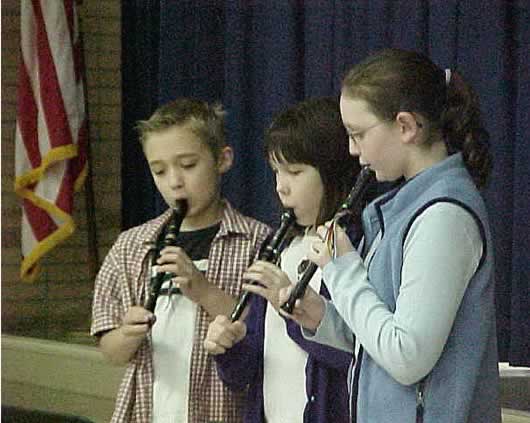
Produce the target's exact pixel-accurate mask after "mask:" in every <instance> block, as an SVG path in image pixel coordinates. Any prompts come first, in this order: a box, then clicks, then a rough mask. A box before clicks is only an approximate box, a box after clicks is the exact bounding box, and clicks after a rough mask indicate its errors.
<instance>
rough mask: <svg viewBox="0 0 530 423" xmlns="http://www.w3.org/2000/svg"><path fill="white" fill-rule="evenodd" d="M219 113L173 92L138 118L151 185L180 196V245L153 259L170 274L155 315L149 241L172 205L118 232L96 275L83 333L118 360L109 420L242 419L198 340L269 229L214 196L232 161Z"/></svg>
mask: <svg viewBox="0 0 530 423" xmlns="http://www.w3.org/2000/svg"><path fill="white" fill-rule="evenodd" d="M223 115H224V113H223V111H222V108H221V107H220V106H211V105H208V104H206V103H204V102H201V101H197V100H193V99H185V98H182V99H177V100H175V101H173V102H171V103H169V104H167V105H164V106H162V107H160V108H159V109H158V110H157V111H156V112H155V113H154V114H153V115H152V116H151V118H149V119H148V120H147V121H140V122H139V123H138V126H137V128H138V131H139V134H140V141H141V143H142V147H143V151H144V154H145V157H146V159H147V162H148V164H149V168H150V170H151V174H152V176H153V179H154V181H155V185H156V187H157V189H158V190H159V191H160V193H161V195H162V197H163V198H164V200H165V201H166V203H167V204H168V205H170V206H173V205H174V204H175V202H176V200H183V199H185V200H186V201H187V204H188V211H187V213H186V215H185V218H184V220H183V222H182V225H181V227H180V232H179V235H178V237H177V243H178V245H179V247H174V246H169V247H165V248H163V249H162V250H161V251H160V252H159V255H160V256H159V258H158V259H157V260H156V265H157V268H156V271H158V272H167V273H172V274H174V277H173V278H172V279H171V280H170V281H167V282H165V284H164V285H163V286H162V290H161V296H160V297H159V298H158V301H157V303H156V308H155V310H154V314H153V313H151V312H149V311H148V310H146V309H145V308H144V306H145V304H146V302H147V298H146V297H147V292H148V286H149V280H150V278H149V275H150V271H151V254H150V250H152V248H151V246H152V245H153V243H155V242H156V241H157V240H158V239H160V237H162V236H163V230H164V228H165V227H166V226H167V222H168V220H169V219H170V216H171V213H172V211H171V210H168V211H166V212H165V213H163V214H162V215H160V216H159V217H157V218H155V219H153V220H151V221H149V222H146V223H144V224H142V225H140V226H137V227H135V228H132V229H129V230H127V231H125V232H124V233H122V234H121V235H120V236H119V238H118V240H117V241H116V243H115V244H114V246H113V247H112V249H111V250H110V252H109V254H108V255H107V257H106V258H105V261H104V263H103V265H102V267H101V269H100V271H99V274H98V276H97V278H96V283H95V293H94V302H93V310H92V317H93V322H92V327H91V334H92V335H94V336H96V337H97V339H98V341H99V348H100V350H101V351H102V353H103V354H104V355H105V356H106V357H107V358H108V359H109V360H110V361H111V362H114V363H117V364H125V363H127V370H126V372H125V375H124V379H123V381H122V384H121V386H120V389H119V392H118V398H117V402H116V408H115V411H114V415H113V418H112V422H146V423H147V422H153V423H157V422H188V423H205V422H210V421H215V422H221V421H222V422H223V423H239V422H241V415H240V410H241V409H242V408H243V404H242V396H241V395H240V394H235V393H232V392H231V391H230V390H228V389H227V388H226V387H225V386H223V384H222V382H221V381H220V380H219V378H218V376H217V373H216V369H215V364H214V362H213V361H212V358H211V357H209V356H208V354H207V353H206V352H205V351H204V349H203V346H202V344H203V340H204V337H205V336H206V331H207V327H208V323H209V321H210V320H211V319H212V316H216V315H218V314H224V315H229V314H230V312H231V311H232V309H233V307H234V305H235V303H236V300H235V298H234V297H235V296H237V295H238V294H239V291H240V287H241V283H242V274H243V272H244V271H245V270H246V269H247V267H248V266H249V265H250V264H251V263H252V262H253V261H254V259H255V258H256V256H257V254H258V251H259V248H260V246H261V243H262V242H263V241H264V239H265V238H266V236H267V235H268V231H269V229H268V228H267V226H266V225H264V224H262V223H259V222H257V221H256V220H254V219H251V218H248V217H245V216H243V215H241V214H240V213H239V212H237V211H236V210H235V209H234V208H232V207H231V205H230V204H229V203H228V202H227V201H225V200H223V199H222V198H221V194H220V181H221V175H222V174H224V173H225V172H227V171H228V170H229V169H230V167H231V165H232V161H233V152H232V149H231V148H230V147H229V146H227V145H226V143H225V138H224V118H223ZM155 316H156V321H155Z"/></svg>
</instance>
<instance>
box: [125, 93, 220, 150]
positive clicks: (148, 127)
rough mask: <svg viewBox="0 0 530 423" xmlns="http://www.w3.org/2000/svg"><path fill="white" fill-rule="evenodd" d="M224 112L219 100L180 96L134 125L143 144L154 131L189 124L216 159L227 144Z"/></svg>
mask: <svg viewBox="0 0 530 423" xmlns="http://www.w3.org/2000/svg"><path fill="white" fill-rule="evenodd" d="M225 114H226V112H225V111H224V109H223V106H222V105H221V104H219V103H216V104H212V105H210V104H208V103H207V102H205V101H200V100H196V99H192V98H177V99H175V100H173V101H171V102H169V103H166V104H164V105H162V106H160V107H159V108H158V109H156V111H155V112H154V113H153V114H152V115H151V117H150V118H149V119H147V120H140V121H138V122H137V124H136V127H135V129H136V130H137V131H138V134H139V136H140V143H141V144H142V146H143V145H144V143H145V141H146V139H147V137H148V136H149V135H150V134H151V133H154V132H159V131H163V130H165V129H168V128H171V127H173V126H187V127H188V128H189V129H190V130H191V131H192V132H193V133H195V134H196V135H197V136H198V137H199V139H200V140H201V141H203V142H204V143H205V144H206V145H207V146H208V148H209V149H210V151H211V152H212V155H213V157H214V158H215V160H217V159H218V158H219V155H220V153H221V150H222V148H223V147H224V146H226V140H225V121H224V116H225Z"/></svg>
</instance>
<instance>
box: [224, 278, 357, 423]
mask: <svg viewBox="0 0 530 423" xmlns="http://www.w3.org/2000/svg"><path fill="white" fill-rule="evenodd" d="M320 294H321V295H323V296H325V297H326V298H329V293H328V291H327V289H326V287H325V286H324V284H322V285H321V288H320ZM266 310H267V301H266V300H265V299H263V298H262V297H259V296H257V295H253V296H252V301H251V309H250V312H249V314H248V316H247V318H246V320H245V323H246V325H247V335H246V336H245V338H244V339H243V340H242V341H241V342H239V343H237V344H236V345H234V346H233V347H232V348H231V349H229V350H227V352H226V353H225V354H220V355H217V356H215V361H216V362H217V372H218V374H219V377H220V378H221V380H222V381H223V382H224V383H225V384H227V385H228V386H229V387H230V388H232V389H234V390H243V389H246V388H247V387H248V401H247V409H246V410H245V414H244V422H245V423H264V422H265V417H264V411H263V344H264V338H265V313H266ZM285 326H286V329H287V333H288V335H289V337H290V338H291V339H292V340H293V341H294V342H296V343H297V344H298V345H299V346H300V347H301V348H302V349H304V351H306V352H307V353H308V358H307V363H306V367H305V374H306V395H307V402H306V406H305V410H304V423H330V422H333V423H346V422H348V423H350V422H351V419H350V416H349V404H348V384H347V377H348V369H349V366H350V364H351V362H352V359H353V357H352V355H351V354H349V353H346V352H344V351H342V350H338V349H335V348H332V347H329V346H326V345H322V344H318V343H316V342H312V341H308V340H307V339H305V338H304V337H303V335H302V333H301V330H300V326H298V325H297V324H296V323H295V322H293V321H292V320H289V319H285Z"/></svg>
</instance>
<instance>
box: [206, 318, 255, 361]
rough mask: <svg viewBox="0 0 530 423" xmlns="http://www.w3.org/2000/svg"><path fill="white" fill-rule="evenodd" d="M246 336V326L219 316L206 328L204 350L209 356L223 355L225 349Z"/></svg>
mask: <svg viewBox="0 0 530 423" xmlns="http://www.w3.org/2000/svg"><path fill="white" fill-rule="evenodd" d="M246 334H247V326H246V325H245V324H244V323H243V322H240V321H237V322H234V323H232V322H231V321H230V319H229V318H228V317H226V316H223V315H219V316H217V317H216V318H215V320H214V321H213V322H211V323H210V325H209V326H208V332H207V333H206V338H205V339H204V343H203V345H204V349H205V350H206V351H208V352H209V353H210V354H213V355H217V354H224V353H225V352H226V350H227V349H229V348H232V347H233V346H234V344H237V343H238V342H239V341H241V340H242V339H243V338H244V337H245V335H246Z"/></svg>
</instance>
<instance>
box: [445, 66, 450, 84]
mask: <svg viewBox="0 0 530 423" xmlns="http://www.w3.org/2000/svg"><path fill="white" fill-rule="evenodd" d="M450 82H451V69H446V70H445V85H447V86H449V83H450Z"/></svg>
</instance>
